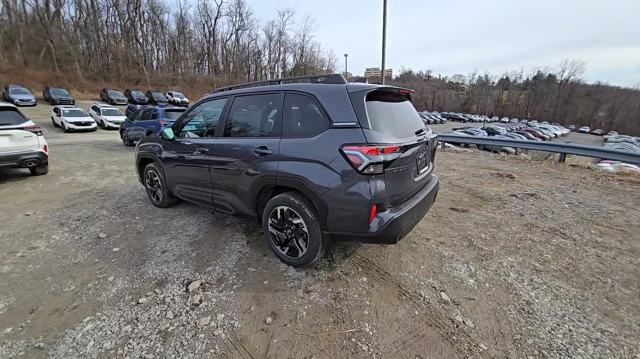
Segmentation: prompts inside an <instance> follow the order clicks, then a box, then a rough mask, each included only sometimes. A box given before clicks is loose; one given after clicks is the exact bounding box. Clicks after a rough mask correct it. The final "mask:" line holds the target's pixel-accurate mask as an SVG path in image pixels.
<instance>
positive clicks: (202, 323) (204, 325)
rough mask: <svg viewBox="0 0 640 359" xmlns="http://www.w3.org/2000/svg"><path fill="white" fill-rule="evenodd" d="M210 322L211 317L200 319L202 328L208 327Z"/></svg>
mask: <svg viewBox="0 0 640 359" xmlns="http://www.w3.org/2000/svg"><path fill="white" fill-rule="evenodd" d="M209 323H211V317H204V318H200V319H199V320H198V326H199V327H200V328H203V327H206V326H207V325H209Z"/></svg>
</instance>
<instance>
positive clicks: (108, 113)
mask: <svg viewBox="0 0 640 359" xmlns="http://www.w3.org/2000/svg"><path fill="white" fill-rule="evenodd" d="M102 115H103V116H124V115H123V114H122V111H120V110H118V109H117V108H105V109H104V110H102Z"/></svg>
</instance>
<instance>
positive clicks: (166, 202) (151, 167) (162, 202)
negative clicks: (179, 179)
mask: <svg viewBox="0 0 640 359" xmlns="http://www.w3.org/2000/svg"><path fill="white" fill-rule="evenodd" d="M142 178H143V182H144V188H145V189H146V190H147V196H149V200H151V203H152V204H153V205H154V206H156V207H159V208H167V207H171V206H173V205H174V204H175V203H176V202H177V199H176V198H175V197H174V196H173V195H172V194H171V192H169V188H168V187H167V181H166V180H165V178H164V171H162V169H160V167H159V166H158V165H157V164H156V163H149V164H148V165H147V166H146V167H145V168H144V172H143V176H142Z"/></svg>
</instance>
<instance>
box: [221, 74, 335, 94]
mask: <svg viewBox="0 0 640 359" xmlns="http://www.w3.org/2000/svg"><path fill="white" fill-rule="evenodd" d="M288 83H312V84H329V85H346V84H347V80H346V79H345V78H344V76H342V75H341V74H330V75H310V76H297V77H288V78H281V79H273V80H264V81H257V82H247V83H243V84H238V85H231V86H224V87H219V88H217V89H215V90H213V91H212V92H211V93H212V94H214V93H218V92H224V91H231V90H236V89H243V88H250V87H258V86H272V85H282V84H288Z"/></svg>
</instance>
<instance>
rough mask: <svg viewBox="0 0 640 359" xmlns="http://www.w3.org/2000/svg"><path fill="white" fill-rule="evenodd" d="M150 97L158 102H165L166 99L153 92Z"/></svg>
mask: <svg viewBox="0 0 640 359" xmlns="http://www.w3.org/2000/svg"><path fill="white" fill-rule="evenodd" d="M151 96H153V98H154V99H156V100H158V101H167V98H166V97H164V95H163V94H161V93H160V92H153V93H152V94H151Z"/></svg>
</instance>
